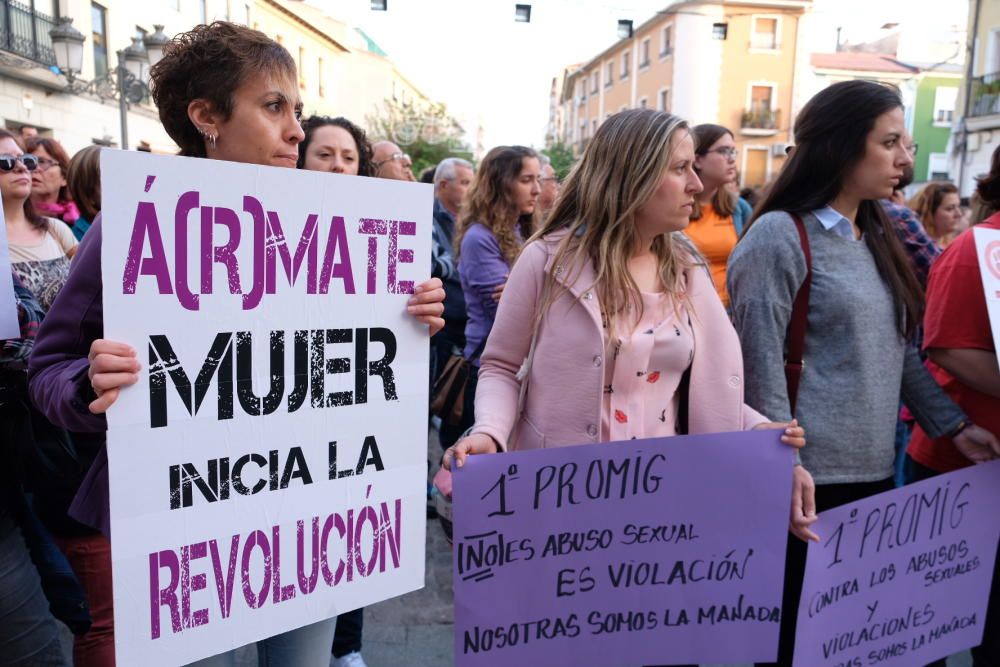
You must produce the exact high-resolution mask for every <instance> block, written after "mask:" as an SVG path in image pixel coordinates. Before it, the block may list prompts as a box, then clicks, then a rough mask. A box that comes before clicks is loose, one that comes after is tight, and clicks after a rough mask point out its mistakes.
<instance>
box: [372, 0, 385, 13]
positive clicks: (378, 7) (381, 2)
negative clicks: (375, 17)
mask: <svg viewBox="0 0 1000 667" xmlns="http://www.w3.org/2000/svg"><path fill="white" fill-rule="evenodd" d="M371 9H372V11H373V12H385V11H388V10H389V0H372V2H371Z"/></svg>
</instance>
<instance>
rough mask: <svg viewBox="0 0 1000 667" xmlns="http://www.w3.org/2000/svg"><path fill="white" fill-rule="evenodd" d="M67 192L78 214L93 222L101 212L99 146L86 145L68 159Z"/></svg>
mask: <svg viewBox="0 0 1000 667" xmlns="http://www.w3.org/2000/svg"><path fill="white" fill-rule="evenodd" d="M66 181H67V183H68V184H69V193H70V195H71V196H72V197H73V201H74V202H76V207H77V208H78V209H80V215H82V216H83V217H84V219H86V220H87V221H88V222H93V221H94V218H96V217H97V214H98V213H100V212H101V147H100V146H87V147H86V148H84V149H83V150H81V151H78V152H77V154H76V155H74V156H73V159H72V160H70V161H69V174H68V175H67V177H66Z"/></svg>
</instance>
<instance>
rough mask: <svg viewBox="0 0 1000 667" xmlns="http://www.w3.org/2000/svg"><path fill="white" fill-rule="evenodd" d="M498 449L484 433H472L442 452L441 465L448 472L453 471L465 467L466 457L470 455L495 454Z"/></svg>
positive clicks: (493, 441) (495, 443) (494, 441)
mask: <svg viewBox="0 0 1000 667" xmlns="http://www.w3.org/2000/svg"><path fill="white" fill-rule="evenodd" d="M499 449H500V448H499V447H498V446H497V442H496V440H494V439H493V438H491V437H490V436H488V435H486V434H485V433H473V434H472V435H470V436H468V437H467V438H462V439H461V440H459V441H458V442H456V443H455V444H454V445H452V446H451V447H449V448H448V449H446V450H444V459H443V460H442V461H441V465H442V466H443V467H444V468H446V469H448V470H454V469H455V468H461V467H462V466H463V465H465V459H466V457H468V456H470V455H472V454H496V453H497V451H499Z"/></svg>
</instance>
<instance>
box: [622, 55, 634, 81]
mask: <svg viewBox="0 0 1000 667" xmlns="http://www.w3.org/2000/svg"><path fill="white" fill-rule="evenodd" d="M631 55H632V54H631V53H630V52H629V51H626V52H625V53H623V54H622V76H621V78H623V79H627V78H628V67H629V60H631Z"/></svg>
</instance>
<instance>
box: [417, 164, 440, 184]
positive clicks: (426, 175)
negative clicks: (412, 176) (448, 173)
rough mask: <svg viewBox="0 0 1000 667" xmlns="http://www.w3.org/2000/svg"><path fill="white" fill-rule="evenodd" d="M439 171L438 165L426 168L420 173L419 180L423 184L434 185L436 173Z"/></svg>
mask: <svg viewBox="0 0 1000 667" xmlns="http://www.w3.org/2000/svg"><path fill="white" fill-rule="evenodd" d="M436 171H437V165H436V164H434V165H431V166H430V167H424V169H423V171H421V172H420V177H419V178H418V179H417V180H418V181H420V182H421V183H427V184H428V185H434V172H436Z"/></svg>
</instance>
